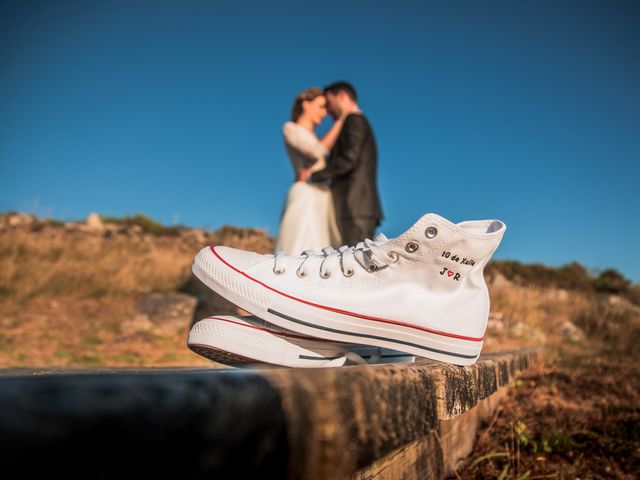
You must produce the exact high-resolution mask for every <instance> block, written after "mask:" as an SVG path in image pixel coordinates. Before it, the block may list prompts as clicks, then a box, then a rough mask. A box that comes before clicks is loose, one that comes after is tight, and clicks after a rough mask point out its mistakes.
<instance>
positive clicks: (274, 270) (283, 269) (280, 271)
mask: <svg viewBox="0 0 640 480" xmlns="http://www.w3.org/2000/svg"><path fill="white" fill-rule="evenodd" d="M285 271H286V268H284V267H283V268H282V270H276V267H275V266H274V267H273V273H275V274H276V275H282V274H283V273H284V272H285Z"/></svg>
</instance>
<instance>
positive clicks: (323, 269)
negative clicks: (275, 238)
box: [192, 213, 506, 365]
mask: <svg viewBox="0 0 640 480" xmlns="http://www.w3.org/2000/svg"><path fill="white" fill-rule="evenodd" d="M505 230H506V226H505V224H504V223H502V222H501V221H498V220H478V221H467V222H461V223H457V224H454V223H452V222H450V221H448V220H446V219H445V218H443V217H440V216H439V215H436V214H433V213H429V214H427V215H424V216H423V217H422V218H421V219H420V220H419V221H418V222H416V223H415V224H414V225H413V226H412V227H411V228H410V229H409V230H407V231H406V232H405V233H403V234H402V235H400V236H398V237H396V238H393V239H386V238H384V237H382V238H379V239H377V241H372V240H365V241H364V242H361V243H359V244H358V245H357V246H351V247H341V248H340V250H339V251H336V250H334V249H332V248H330V247H328V248H325V249H323V251H322V253H314V252H310V251H306V252H303V253H302V254H301V255H300V256H295V257H288V256H284V255H275V256H274V255H266V254H265V255H262V254H257V253H253V252H248V251H244V250H238V249H234V248H230V247H216V246H212V247H206V248H204V249H202V250H201V251H200V252H199V253H198V254H197V255H196V257H195V259H194V262H193V267H192V269H193V272H194V274H195V275H196V276H197V277H198V278H199V279H200V280H201V281H203V282H204V283H205V284H206V285H208V286H209V287H210V288H211V289H213V290H214V291H215V292H216V293H218V294H220V295H222V296H223V297H225V298H226V299H228V300H229V301H231V302H233V303H235V304H236V305H238V306H239V307H241V308H243V309H245V310H247V311H249V312H251V313H252V314H254V315H257V316H258V317H260V318H262V319H264V320H267V321H269V322H271V323H274V324H276V325H279V326H281V327H283V328H286V329H288V330H293V331H296V332H299V333H302V334H305V335H310V336H314V337H319V338H326V339H329V340H335V341H341V342H350V343H360V344H367V345H372V346H377V347H383V348H389V349H393V350H400V351H403V352H407V353H410V354H412V355H418V356H421V357H427V358H432V359H435V360H441V361H444V362H448V363H453V364H456V365H470V364H473V363H474V362H475V361H476V359H477V357H478V355H480V350H481V349H482V342H483V337H484V332H485V328H486V324H487V319H488V315H489V294H488V290H487V286H486V283H485V281H484V276H483V269H484V267H485V265H486V264H487V262H488V261H489V259H490V258H491V256H492V254H493V252H494V251H495V250H496V248H497V247H498V245H499V243H500V240H501V239H502V236H503V235H504V232H505Z"/></svg>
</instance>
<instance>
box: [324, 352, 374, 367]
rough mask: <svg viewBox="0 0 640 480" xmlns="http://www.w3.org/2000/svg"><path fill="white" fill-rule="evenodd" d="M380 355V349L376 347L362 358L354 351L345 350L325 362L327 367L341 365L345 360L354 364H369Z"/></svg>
mask: <svg viewBox="0 0 640 480" xmlns="http://www.w3.org/2000/svg"><path fill="white" fill-rule="evenodd" d="M381 357H382V350H381V349H380V348H376V349H375V352H374V353H373V354H372V355H371V356H370V357H369V358H368V359H365V358H362V357H361V356H360V355H358V354H357V353H356V352H347V353H345V354H344V355H342V356H341V357H338V358H334V359H333V360H331V361H329V362H328V363H327V366H328V367H341V366H343V365H344V364H345V363H347V362H351V363H355V364H356V365H369V364H372V363H378V362H379V361H380V358H381Z"/></svg>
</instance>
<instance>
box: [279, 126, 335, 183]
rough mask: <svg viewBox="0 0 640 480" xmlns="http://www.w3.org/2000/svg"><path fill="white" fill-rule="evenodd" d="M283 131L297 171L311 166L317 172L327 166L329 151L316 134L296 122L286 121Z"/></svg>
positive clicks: (290, 157)
mask: <svg viewBox="0 0 640 480" xmlns="http://www.w3.org/2000/svg"><path fill="white" fill-rule="evenodd" d="M282 133H283V136H284V143H285V146H286V148H287V153H288V154H289V159H290V160H291V164H292V166H293V169H294V170H295V171H296V172H298V171H300V170H303V169H305V168H309V167H311V171H312V172H317V171H318V170H322V169H323V168H324V167H325V166H326V157H327V154H328V151H327V149H326V148H325V147H324V145H322V144H321V143H320V141H319V140H318V138H317V137H316V136H315V135H314V134H312V133H311V132H309V131H308V130H306V129H305V128H304V127H302V126H300V125H298V124H297V123H294V122H287V123H285V124H284V126H283V127H282Z"/></svg>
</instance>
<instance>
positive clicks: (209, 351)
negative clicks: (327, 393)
mask: <svg viewBox="0 0 640 480" xmlns="http://www.w3.org/2000/svg"><path fill="white" fill-rule="evenodd" d="M187 343H188V346H189V348H190V349H191V350H193V351H194V352H195V353H198V354H199V355H202V356H204V357H206V358H209V359H210V360H213V361H216V362H218V363H223V364H225V365H231V366H250V365H252V364H260V363H264V364H270V365H279V366H287V367H301V368H319V367H335V366H342V365H343V364H345V363H346V362H347V361H348V360H349V356H350V355H351V356H352V354H351V353H350V352H353V353H355V354H356V355H357V356H358V357H357V358H358V359H360V358H362V359H363V360H369V359H373V360H375V363H395V362H411V361H413V360H414V357H413V356H410V355H407V354H405V353H402V352H397V351H390V350H386V349H380V348H378V347H371V346H367V345H354V344H348V343H342V342H333V341H331V340H326V339H317V338H311V337H307V336H305V335H300V334H296V333H295V332H286V331H283V330H282V329H280V328H279V327H277V326H275V325H269V324H268V323H267V322H265V321H264V320H262V319H260V318H257V317H252V316H231V315H229V316H220V317H210V318H206V319H203V320H200V321H199V322H196V323H195V324H194V325H193V327H192V328H191V331H190V332H189V339H188V342H187ZM353 358H356V357H353Z"/></svg>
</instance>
